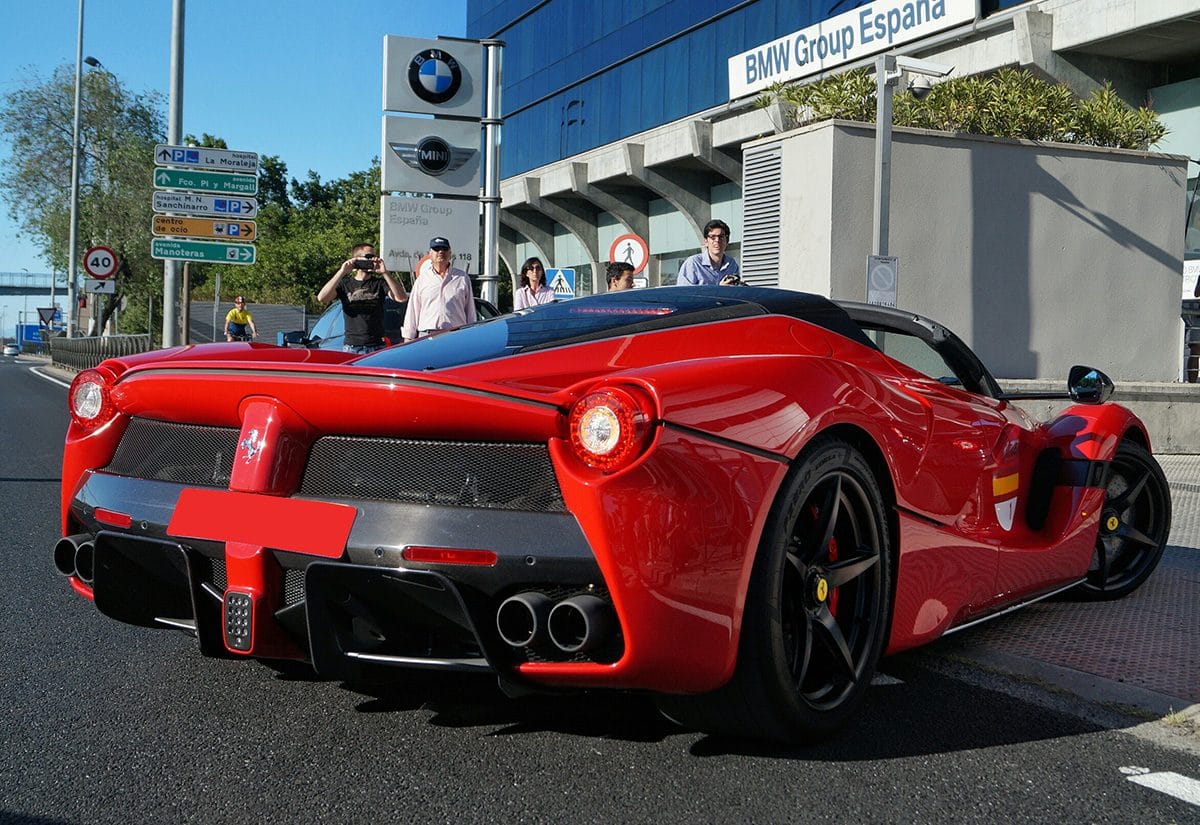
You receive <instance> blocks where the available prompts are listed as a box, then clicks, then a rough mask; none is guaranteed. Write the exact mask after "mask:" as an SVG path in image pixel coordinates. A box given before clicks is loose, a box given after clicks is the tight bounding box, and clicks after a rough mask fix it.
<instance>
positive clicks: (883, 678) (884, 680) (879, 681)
mask: <svg viewBox="0 0 1200 825" xmlns="http://www.w3.org/2000/svg"><path fill="white" fill-rule="evenodd" d="M871 684H873V685H902V684H904V680H902V679H897V678H896V677H895V676H888V675H887V674H886V673H876V674H875V677H874V678H873V679H871Z"/></svg>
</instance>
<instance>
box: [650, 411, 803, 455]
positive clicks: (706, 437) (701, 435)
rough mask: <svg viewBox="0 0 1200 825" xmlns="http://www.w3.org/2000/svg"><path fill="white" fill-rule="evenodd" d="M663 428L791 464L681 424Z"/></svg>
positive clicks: (745, 445) (755, 449)
mask: <svg viewBox="0 0 1200 825" xmlns="http://www.w3.org/2000/svg"><path fill="white" fill-rule="evenodd" d="M663 428H664V429H669V430H675V431H676V432H679V433H684V434H685V435H690V436H692V437H694V438H702V439H704V440H705V441H711V442H713V443H715V444H720V445H721V446H723V447H729V448H731V449H734V450H738V451H739V452H743V453H749V454H750V455H756V456H758V457H759V458H766V459H770V460H771V461H778V462H779V463H780V464H788V463H790V462H791V459H790V458H788V457H787V456H786V455H782V454H781V453H773V452H771V451H770V450H763V449H761V448H759V447H751V446H750V445H748V444H743V443H742V442H740V441H734V440H733V439H732V438H722V437H721V436H719V435H713V434H712V433H706V432H704V430H697V429H695V428H694V427H687V426H684V425H682V424H674V423H671V422H670V421H664V422H663Z"/></svg>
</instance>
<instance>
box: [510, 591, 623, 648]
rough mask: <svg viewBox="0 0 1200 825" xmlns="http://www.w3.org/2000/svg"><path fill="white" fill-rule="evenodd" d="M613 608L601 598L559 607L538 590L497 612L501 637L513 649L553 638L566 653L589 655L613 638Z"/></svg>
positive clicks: (571, 600) (513, 599) (566, 602)
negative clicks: (590, 651)
mask: <svg viewBox="0 0 1200 825" xmlns="http://www.w3.org/2000/svg"><path fill="white" fill-rule="evenodd" d="M615 624H616V621H615V618H614V616H613V610H612V607H610V606H609V604H608V603H607V602H605V601H604V600H603V599H600V598H599V597H597V596H588V595H582V596H572V597H571V598H569V599H563V600H562V601H560V602H558V603H557V604H555V603H554V602H553V601H552V600H551V599H550V597H549V596H546V595H545V594H544V593H538V592H536V591H529V592H526V593H518V594H517V595H515V596H510V597H509V598H507V599H505V600H504V601H503V602H502V603H501V604H500V608H499V609H498V610H497V611H496V629H497V630H499V631H500V638H501V639H503V640H504V641H505V643H507V644H509V645H511V646H512V647H536V646H538V645H541V644H543V643H544V642H545V641H546V639H547V638H549V640H550V642H551V644H553V645H554V646H555V647H556V648H558V649H559V650H561V651H562V652H563V653H572V654H573V653H586V652H587V651H589V650H595V649H596V648H598V647H600V646H602V645H603V644H604V643H605V642H607V641H608V640H609V639H610V638H611V637H612V632H613V628H614V626H615Z"/></svg>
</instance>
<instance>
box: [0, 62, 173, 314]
mask: <svg viewBox="0 0 1200 825" xmlns="http://www.w3.org/2000/svg"><path fill="white" fill-rule="evenodd" d="M74 90H75V77H74V70H73V68H72V67H71V66H68V65H64V66H60V67H59V68H58V69H56V70H55V71H54V73H53V74H52V75H51V76H50V77H49V78H48V79H42V78H41V77H40V76H39V75H37V74H36V72H34V73H32V74H31V78H30V80H29V82H28V84H27V85H26V86H23V87H19V88H17V89H15V90H13V91H11V92H9V93H8V94H7V95H5V97H4V100H3V103H2V104H0V129H2V130H3V131H4V132H5V134H6V135H7V136H8V138H9V141H10V143H11V146H12V154H11V156H10V157H9V158H8V161H7V163H5V165H4V167H3V171H2V172H0V185H2V187H3V189H2V192H0V194H2V196H3V198H4V200H5V201H6V202H7V203H8V206H9V213H10V214H11V215H12V217H13V219H14V220H15V221H16V222H17V223H18V226H19V227H20V229H21V231H22V233H23V234H25V235H27V236H29V237H30V238H31V239H33V240H34V241H35V242H37V243H38V244H39V245H40V246H41V249H42V251H43V255H44V257H45V259H46V260H47V262H48V263H49V264H50V266H51V267H52V268H53V269H54V270H55V271H56V272H65V271H67V269H68V266H67V259H68V257H69V252H68V249H69V243H70V242H69V237H70V190H71V162H70V159H71V150H72V131H73V114H74ZM161 108H162V101H161V99H160V98H159V97H158V96H157V95H154V94H149V95H142V94H134V93H132V92H130V91H129V90H127V89H126V88H125V87H124V86H122V85H121V83H120V81H119V80H118V79H117V78H116V77H115V76H114V75H112V74H111V73H109V72H107V71H95V72H88V73H86V74H84V75H83V76H82V79H81V84H80V134H79V149H80V151H79V209H78V219H79V233H78V242H77V251H78V253H79V255H80V256H82V253H83V251H84V250H85V249H87V247H89V246H91V245H93V244H104V245H106V246H110V247H112V248H113V249H114V250H115V251H116V253H117V255H118V257H119V258H120V259H121V262H122V263H121V269H120V270H119V272H118V277H117V282H118V289H119V290H120V293H119V295H118V297H120V295H121V294H124V295H130V294H139V293H145V292H146V291H148V290H149V291H152V290H153V289H154V282H155V281H156V280H158V281H161V277H157V276H156V275H155V271H156V270H157V272H158V273H161V271H162V269H161V266H157V265H156V264H155V262H154V261H153V260H152V259H151V257H150V220H151V214H152V213H151V209H150V196H149V190H150V188H151V175H152V170H153V168H154V144H155V143H158V142H161V141H162V140H163V117H162V113H161ZM159 289H161V286H159ZM111 303H112V302H110V304H111Z"/></svg>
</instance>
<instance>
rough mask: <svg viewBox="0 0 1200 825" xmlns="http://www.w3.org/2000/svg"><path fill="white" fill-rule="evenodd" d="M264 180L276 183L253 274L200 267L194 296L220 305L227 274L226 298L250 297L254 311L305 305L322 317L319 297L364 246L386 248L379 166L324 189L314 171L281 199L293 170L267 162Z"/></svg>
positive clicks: (263, 213)
mask: <svg viewBox="0 0 1200 825" xmlns="http://www.w3.org/2000/svg"><path fill="white" fill-rule="evenodd" d="M264 160H265V162H264V163H263V169H262V170H260V183H261V180H262V177H263V175H264V174H268V175H270V176H271V178H272V183H271V191H270V193H269V194H270V196H269V197H263V195H264V194H267V193H265V192H260V199H261V200H262V201H263V206H262V207H261V208H260V210H259V213H258V217H257V219H256V220H257V224H258V241H257V246H258V257H257V260H256V262H255V263H254V264H253V265H251V266H225V265H216V264H208V265H206V266H204V267H202V268H201V267H193V271H196V270H201V271H200V273H199V274H200V280H199V281H197V280H195V279H193V287H192V296H193V297H194V298H200V299H203V300H212V298H213V297H214V292H215V286H216V280H215V275H216V274H217V272H218V271H219V272H220V274H221V294H222V295H224V296H229V295H233V294H235V293H237V294H242V295H245V296H246V297H247V298H249V299H250V300H251V301H252V302H253V303H257V304H262V303H288V304H305V305H307V306H308V309H309V310H311V311H316V310H318V309H320V306H319V304H317V302H316V294H317V292H318V291H319V290H320V288H321V285H322V284H324V283H325V281H326V280H327V279H328V278H329V276H330V275H331V274H332V273H333V271H334V270H335V269H337V267H338V265H339V264H340V263H341V262H342V261H344V260H346V258H347V257H349V255H350V249H351V247H353V246H354V245H355V244H358V243H373V244H378V242H379V191H380V190H379V185H380V184H379V163H378V160H376V161H374V162H373V163H372V165H371V168H370V169H368V170H366V171H363V172H352V173H351V174H350V175H348V176H347V177H345V178H339V179H336V180H332V181H329V182H323V181H322V180H321V178H320V176H319V175H318V174H317V173H316V172H312V171H310V172H309V173H308V177H307V179H306V180H305V181H304V182H299V181H297V180H295V179H294V178H293V179H292V181H291V185H290V192H281V191H280V182H281V181H282V180H283V179H284V178H286V176H287V166H286V165H285V164H283V162H282V161H280V160H279V159H278V158H277V157H273V156H268V157H267V158H266V159H264Z"/></svg>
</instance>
